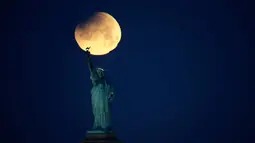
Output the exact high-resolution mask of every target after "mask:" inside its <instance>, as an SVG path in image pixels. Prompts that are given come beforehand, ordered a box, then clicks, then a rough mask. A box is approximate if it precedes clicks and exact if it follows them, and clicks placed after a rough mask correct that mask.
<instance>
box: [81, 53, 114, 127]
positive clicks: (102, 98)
mask: <svg viewBox="0 0 255 143" xmlns="http://www.w3.org/2000/svg"><path fill="white" fill-rule="evenodd" d="M86 55H87V60H88V66H89V71H90V79H91V81H92V85H93V87H92V89H91V102H92V112H93V115H94V124H93V131H103V132H111V130H112V126H111V112H110V106H111V102H112V100H113V97H114V92H113V88H112V86H111V85H110V84H109V83H108V82H107V80H106V78H105V74H104V70H103V69H102V68H94V67H93V64H92V61H91V57H90V52H89V48H86Z"/></svg>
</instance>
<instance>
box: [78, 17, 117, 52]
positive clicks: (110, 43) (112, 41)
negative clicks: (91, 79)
mask: <svg viewBox="0 0 255 143" xmlns="http://www.w3.org/2000/svg"><path fill="white" fill-rule="evenodd" d="M74 36H75V40H76V42H77V43H78V45H79V47H80V48H81V49H82V50H85V49H86V48H87V47H91V48H90V49H89V51H90V53H91V54H92V55H105V54H108V53H109V52H110V51H112V50H114V49H115V48H116V47H117V45H118V43H119V42H120V39H121V29H120V26H119V24H118V22H117V21H116V20H115V19H114V18H113V17H112V16H111V15H110V14H108V13H105V12H96V13H95V14H94V15H92V16H91V17H90V18H89V19H88V20H86V21H85V22H82V23H80V24H78V25H77V26H76V28H75V34H74Z"/></svg>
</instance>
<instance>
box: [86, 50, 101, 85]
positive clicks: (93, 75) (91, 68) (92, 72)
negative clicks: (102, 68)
mask: <svg viewBox="0 0 255 143" xmlns="http://www.w3.org/2000/svg"><path fill="white" fill-rule="evenodd" d="M89 49H90V47H87V48H86V50H85V53H86V55H87V62H88V66H89V71H90V76H91V80H92V82H93V81H96V80H99V76H98V74H97V71H96V69H95V68H94V66H93V63H92V61H91V57H90V52H89Z"/></svg>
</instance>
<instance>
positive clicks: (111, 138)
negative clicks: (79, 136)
mask: <svg viewBox="0 0 255 143" xmlns="http://www.w3.org/2000/svg"><path fill="white" fill-rule="evenodd" d="M83 143H122V142H121V141H120V140H118V139H117V137H116V136H115V134H114V133H112V132H109V133H103V132H101V133H100V132H87V136H86V139H85V141H84V142H83Z"/></svg>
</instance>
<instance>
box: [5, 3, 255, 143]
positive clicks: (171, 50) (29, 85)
mask: <svg viewBox="0 0 255 143" xmlns="http://www.w3.org/2000/svg"><path fill="white" fill-rule="evenodd" d="M12 6H13V7H12V8H11V9H10V11H9V21H8V22H9V26H8V28H9V29H8V41H7V42H8V96H7V97H6V98H5V103H4V111H5V112H4V130H5V133H6V134H4V136H5V137H6V139H7V140H8V141H7V140H6V142H11V143H16V142H19V143H35V142H36V143H81V142H82V140H83V139H84V138H85V135H86V130H87V129H90V128H91V126H92V113H91V105H90V88H91V83H90V80H89V72H88V68H87V64H86V58H85V54H84V52H83V51H82V50H80V48H79V47H78V45H77V44H76V42H75V40H74V28H75V26H76V25H77V24H78V23H79V22H80V21H82V20H84V19H86V18H87V17H88V16H90V15H91V14H92V13H93V12H96V11H104V12H108V13H110V14H111V15H113V16H114V17H115V18H116V19H117V21H118V22H119V24H120V26H121V29H122V34H123V35H122V40H121V42H120V43H119V46H118V47H117V48H116V49H115V50H114V51H113V52H112V53H110V54H109V55H106V56H102V57H93V60H94V64H95V65H96V66H98V67H102V68H105V69H106V70H107V76H108V78H109V80H110V81H111V83H112V84H113V85H114V87H115V90H116V98H115V100H114V103H113V122H114V123H113V126H114V131H115V132H116V133H117V135H118V137H119V139H121V140H122V141H123V142H124V143H155V142H164V143H216V142H217V143H219V142H224V143H233V142H240V143H248V142H250V141H248V140H251V139H254V133H252V132H251V131H250V130H251V129H252V127H254V126H253V125H254V124H248V122H247V120H246V119H247V117H248V116H249V115H250V113H251V112H250V110H251V106H250V105H251V104H249V102H247V100H248V98H246V96H245V95H252V91H250V90H249V84H248V83H249V81H251V80H254V79H252V78H251V76H250V74H251V73H252V72H251V70H252V68H251V67H252V64H251V63H252V62H251V57H252V56H251V49H249V31H250V29H249V28H248V27H249V26H251V25H252V24H251V23H252V17H251V14H249V13H250V10H251V9H250V7H251V6H250V5H249V4H248V3H245V2H244V1H243V2H237V1H235V2H234V1H224V0H217V1H215V0H211V1H208V0H192V1H191V0H178V1H177V0H175V1H171V0H169V1H149V0H140V1H139V0H135V1H131V0H126V1H124V0H119V1H116V0H115V1H114V0H113V1H107V0H104V1H99V0H97V1H86V0H70V1H63V0H22V1H16V2H15V3H14V4H12ZM253 18H254V17H253ZM13 39H15V40H13ZM250 102H251V101H250Z"/></svg>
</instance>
